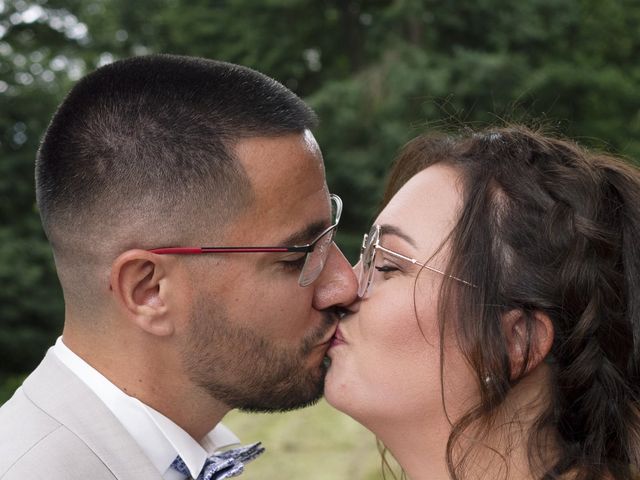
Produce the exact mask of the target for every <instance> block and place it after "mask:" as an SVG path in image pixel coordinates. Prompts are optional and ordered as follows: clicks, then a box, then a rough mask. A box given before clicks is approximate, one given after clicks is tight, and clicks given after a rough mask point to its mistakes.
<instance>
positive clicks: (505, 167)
mask: <svg viewBox="0 0 640 480" xmlns="http://www.w3.org/2000/svg"><path fill="white" fill-rule="evenodd" d="M436 163H446V164H449V165H452V166H454V167H456V168H458V169H459V171H460V172H461V173H462V176H463V184H464V185H463V191H464V193H463V197H464V200H463V206H462V209H461V211H460V216H459V219H458V222H457V224H456V226H455V228H454V230H453V231H452V233H451V235H450V237H449V238H448V242H449V243H450V251H451V252H452V255H451V259H450V261H449V265H448V267H447V273H449V274H451V275H455V276H457V277H459V278H465V279H468V280H469V281H471V282H473V283H474V284H475V285H477V286H478V288H460V286H459V285H455V282H444V284H443V288H442V291H441V294H440V307H441V308H440V335H441V336H443V335H444V330H445V327H447V328H450V325H449V326H447V325H446V323H445V321H444V319H445V318H447V321H448V322H451V321H452V319H453V321H455V322H456V325H455V330H456V331H457V335H458V343H459V346H460V348H461V350H462V352H463V354H464V355H465V357H466V359H467V361H468V362H469V364H470V365H471V366H472V367H473V369H474V371H475V372H476V374H477V379H478V385H479V389H480V400H479V403H478V404H477V405H476V406H475V407H474V408H473V409H472V410H470V411H468V412H467V413H466V414H465V415H464V416H463V417H462V418H460V419H458V420H457V421H456V422H455V424H454V425H453V428H452V433H451V435H450V438H449V442H448V445H447V464H448V468H449V472H450V474H451V476H452V477H453V478H454V479H463V478H465V477H466V476H467V475H465V473H466V472H468V471H469V469H470V464H469V461H470V458H472V457H471V456H469V455H468V452H461V451H460V448H459V447H460V440H461V439H462V438H463V436H464V435H466V434H468V433H469V432H470V431H471V430H473V432H474V435H475V434H476V433H477V432H482V431H484V432H485V433H488V430H489V429H490V427H491V421H492V419H493V418H495V414H496V412H497V411H498V410H499V409H500V407H501V406H502V405H503V402H504V400H505V399H506V398H507V396H508V395H509V392H510V391H511V389H512V388H513V387H514V386H515V385H516V384H517V383H518V381H519V380H521V379H522V378H523V376H524V375H526V374H525V371H526V365H524V366H523V368H522V369H521V371H518V372H512V371H510V370H511V366H510V362H509V354H508V351H507V345H506V342H505V337H504V334H503V332H502V323H501V321H500V319H501V317H502V315H504V313H506V312H508V311H510V310H513V309H518V310H520V311H522V312H524V314H525V316H526V318H527V319H528V320H527V321H528V324H527V329H528V332H527V336H526V338H527V339H528V342H529V348H528V349H527V355H528V351H529V349H530V348H531V343H530V342H531V338H532V337H531V326H532V325H533V324H532V320H533V315H534V314H535V313H536V312H542V313H544V314H545V315H547V316H548V317H549V318H550V319H551V321H552V323H553V328H554V333H555V337H554V342H553V346H552V348H551V352H550V355H549V356H548V357H547V359H546V361H547V362H548V363H549V364H550V372H551V375H550V382H551V385H549V389H550V392H551V393H550V396H549V397H550V400H549V402H548V405H546V408H545V409H544V411H543V413H542V414H541V415H540V416H539V417H538V418H537V421H536V422H535V423H534V427H533V428H532V429H531V431H530V432H529V434H528V447H529V450H528V452H529V463H530V466H531V471H532V472H534V471H535V472H540V471H541V472H542V473H541V477H542V478H544V479H557V478H565V477H566V476H567V475H569V476H570V478H572V479H580V480H587V479H593V480H595V479H603V478H612V477H613V478H616V479H631V478H638V470H637V467H638V465H640V411H639V405H640V402H639V400H640V371H639V367H640V348H639V342H640V173H639V171H638V169H637V168H636V167H634V166H632V165H630V164H629V163H627V162H625V161H623V160H621V159H618V158H615V157H613V156H610V155H606V154H601V153H592V152H589V151H587V150H586V149H584V148H581V147H580V146H578V145H577V144H576V143H573V142H571V141H568V140H561V139H556V138H551V137H549V136H545V135H543V134H541V133H539V132H534V131H532V130H529V129H527V128H524V127H518V126H511V127H503V128H495V129H491V130H486V131H482V132H476V133H464V134H461V135H433V134H430V135H423V136H420V137H418V138H416V139H414V140H413V141H411V142H410V143H409V144H407V145H406V146H405V147H404V149H403V150H402V151H401V153H400V155H399V157H398V158H397V159H396V162H395V164H394V166H393V169H392V172H391V175H390V177H389V181H388V184H387V189H386V193H385V199H384V203H385V204H386V202H388V201H389V199H390V198H391V197H392V196H393V195H394V194H395V193H396V192H397V191H398V190H399V189H400V188H401V187H402V185H404V183H406V181H407V180H408V179H409V178H411V177H412V176H413V175H415V174H416V173H417V172H419V171H420V170H422V169H424V168H426V167H428V166H430V165H433V164H436ZM452 305H455V309H453V308H451V307H452ZM452 312H455V314H453V315H452ZM442 355H443V354H442V353H441V356H442ZM442 358H443V357H442ZM443 360H444V358H443ZM487 378H489V379H491V381H486V379H487ZM443 401H444V399H443ZM549 432H552V435H553V436H554V451H553V454H550V452H549V451H548V448H547V447H548V444H547V440H548V434H549ZM541 467H542V470H540V468H541Z"/></svg>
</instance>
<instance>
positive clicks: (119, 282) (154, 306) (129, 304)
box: [110, 249, 175, 336]
mask: <svg viewBox="0 0 640 480" xmlns="http://www.w3.org/2000/svg"><path fill="white" fill-rule="evenodd" d="M166 277H167V271H166V269H165V267H164V264H163V259H162V258H161V257H160V256H158V255H155V254H153V253H151V252H147V251H146V250H137V249H136V250H127V251H126V252H124V253H122V254H121V255H120V256H119V257H118V258H116V259H115V261H114V262H113V264H112V265H111V277H110V288H111V291H112V292H113V295H114V297H115V301H116V302H117V303H118V306H119V307H120V310H121V311H124V312H125V314H126V316H127V317H128V319H129V320H130V321H131V322H132V323H133V324H135V325H136V326H138V327H139V328H140V329H142V330H144V331H146V332H148V333H150V334H152V335H158V336H166V335H171V334H173V332H174V327H175V326H174V325H173V323H172V321H171V318H170V315H168V311H169V304H168V302H167V295H166V293H165V280H166Z"/></svg>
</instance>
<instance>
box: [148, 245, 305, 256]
mask: <svg viewBox="0 0 640 480" xmlns="http://www.w3.org/2000/svg"><path fill="white" fill-rule="evenodd" d="M149 251H150V252H151V253H156V254H158V255H171V254H172V255H198V254H201V253H281V252H308V251H309V246H308V245H302V246H299V247H165V248H153V249H151V250H149Z"/></svg>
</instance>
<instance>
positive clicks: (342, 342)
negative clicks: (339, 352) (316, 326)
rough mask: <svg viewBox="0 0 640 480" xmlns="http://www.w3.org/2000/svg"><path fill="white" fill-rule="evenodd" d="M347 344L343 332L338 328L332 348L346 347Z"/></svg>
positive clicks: (332, 341)
mask: <svg viewBox="0 0 640 480" xmlns="http://www.w3.org/2000/svg"><path fill="white" fill-rule="evenodd" d="M346 344H347V342H346V340H345V339H344V337H343V336H342V332H341V331H340V327H338V328H336V331H335V333H334V334H333V338H332V339H331V348H333V347H337V346H338V345H346Z"/></svg>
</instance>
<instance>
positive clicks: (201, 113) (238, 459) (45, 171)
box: [0, 56, 357, 480]
mask: <svg viewBox="0 0 640 480" xmlns="http://www.w3.org/2000/svg"><path fill="white" fill-rule="evenodd" d="M314 121H315V117H314V114H313V112H312V111H311V110H310V109H309V108H308V107H307V106H306V105H305V104H304V103H303V102H302V101H301V100H300V99H299V98H298V97H296V96H295V95H294V94H293V93H292V92H291V91H289V90H288V89H286V88H285V87H283V86H282V85H280V84H279V83H277V82H275V81H274V80H272V79H270V78H268V77H265V76H264V75H262V74H259V73H257V72H255V71H252V70H250V69H247V68H244V67H240V66H236V65H231V64H226V63H221V62H214V61H209V60H204V59H196V58H187V57H177V56H149V57H138V58H133V59H128V60H124V61H120V62H116V63H114V64H112V65H109V66H106V67H103V68H101V69H99V70H97V71H95V72H94V73H92V74H90V75H88V76H87V77H85V78H84V79H83V80H81V81H80V82H79V83H78V84H77V85H76V86H75V88H74V89H73V90H72V91H71V92H70V94H69V95H68V97H67V98H66V99H65V101H64V102H63V103H62V105H61V106H60V108H59V109H58V111H57V112H56V114H55V116H54V118H53V120H52V122H51V124H50V126H49V128H48V130H47V132H46V134H45V137H44V140H43V143H42V146H41V148H40V151H39V154H38V159H37V162H36V187H37V200H38V206H39V209H40V213H41V217H42V223H43V226H44V230H45V232H46V234H47V237H48V239H49V241H50V243H51V246H52V249H53V252H54V258H55V262H56V268H57V271H58V275H59V278H60V283H61V285H62V289H63V293H64V299H65V307H66V312H65V323H64V330H63V335H62V337H61V339H58V341H57V343H56V345H55V346H54V347H52V349H51V350H50V351H49V352H48V353H47V355H46V357H45V359H44V360H43V362H42V364H41V365H40V366H39V367H38V368H37V369H36V370H35V372H34V373H33V374H32V375H31V376H29V377H28V378H27V380H26V381H25V383H24V385H23V386H22V387H21V388H20V389H19V390H18V391H17V392H16V394H15V395H14V397H13V398H12V399H11V400H9V401H8V402H7V403H6V404H5V405H4V406H3V407H2V409H1V410H0V478H2V479H7V480H9V479H14V478H15V479H17V478H47V479H50V480H54V479H63V478H64V479H75V478H92V479H103V478H104V479H113V478H118V479H134V478H135V479H138V480H140V479H152V478H153V479H158V478H165V479H184V478H187V477H189V476H192V477H193V478H196V477H198V476H199V475H201V473H202V470H203V466H205V467H206V468H208V469H211V465H209V464H212V465H214V466H216V465H217V466H218V467H220V468H218V467H216V473H215V474H214V476H213V477H212V478H226V477H227V476H231V475H233V474H235V473H237V472H238V471H240V470H241V469H242V462H243V461H244V460H248V459H250V458H252V457H253V456H255V455H256V454H257V453H259V447H257V446H252V447H249V448H248V449H244V450H238V451H237V452H240V453H237V454H236V453H234V455H235V456H234V455H232V456H230V457H226V456H225V455H222V456H220V455H218V456H212V457H211V458H212V460H207V457H209V456H210V455H211V454H212V453H214V452H215V451H217V450H219V449H220V448H221V447H223V446H226V445H228V444H229V443H235V440H236V439H235V438H234V437H233V435H232V434H231V433H230V432H229V431H228V430H226V429H225V428H224V427H223V426H222V425H218V423H219V422H220V420H221V419H222V417H223V416H224V415H225V413H226V412H228V411H229V410H230V409H233V408H240V409H245V410H250V411H279V410H287V409H292V408H298V407H302V406H305V405H308V404H311V403H313V402H314V401H315V400H317V399H318V398H319V397H320V396H321V394H322V389H323V381H324V374H325V366H324V364H323V360H324V355H325V352H326V350H327V348H328V344H329V342H330V340H331V338H332V335H333V332H334V330H335V324H336V321H337V316H338V314H339V310H340V307H341V306H344V305H347V304H349V303H350V302H351V301H352V300H353V299H354V297H355V295H356V289H357V286H356V279H355V277H354V275H353V273H352V270H351V268H350V266H349V264H348V262H347V261H346V260H345V258H344V257H343V256H342V254H341V253H340V251H339V250H338V249H337V247H336V246H335V244H334V243H333V234H334V232H335V226H336V224H337V220H338V218H339V213H340V208H341V202H340V201H339V199H337V198H334V197H331V198H330V195H329V193H328V190H327V185H326V182H325V176H324V167H323V162H322V157H321V153H320V149H319V148H318V145H317V143H316V142H315V139H314V138H313V135H312V134H311V132H310V129H311V128H312V127H313V125H314ZM309 244H311V245H310V246H309ZM305 245H307V246H305ZM211 246H213V247H222V248H201V247H211ZM274 246H275V247H277V248H273V247H274ZM292 246H293V248H291V247H292ZM284 247H289V248H284ZM216 425H218V426H217V427H216ZM220 465H222V466H220ZM208 472H209V474H211V471H209V470H208Z"/></svg>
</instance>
